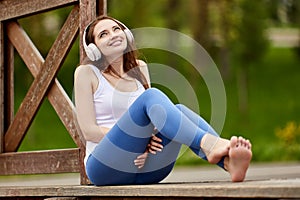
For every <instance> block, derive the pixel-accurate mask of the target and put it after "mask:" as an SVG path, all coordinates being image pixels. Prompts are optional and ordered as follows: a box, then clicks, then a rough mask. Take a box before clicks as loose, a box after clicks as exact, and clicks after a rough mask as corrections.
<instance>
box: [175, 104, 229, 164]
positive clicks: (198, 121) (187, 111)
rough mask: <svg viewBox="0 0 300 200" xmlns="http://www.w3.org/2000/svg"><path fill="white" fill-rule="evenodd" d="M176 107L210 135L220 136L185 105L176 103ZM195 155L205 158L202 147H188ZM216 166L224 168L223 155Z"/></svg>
mask: <svg viewBox="0 0 300 200" xmlns="http://www.w3.org/2000/svg"><path fill="white" fill-rule="evenodd" d="M176 107H177V108H178V109H179V110H180V111H181V112H182V113H183V114H184V115H185V116H187V117H188V118H189V120H191V121H192V122H193V123H194V124H195V125H196V126H198V127H199V128H201V129H202V130H204V131H205V132H206V133H209V134H211V135H214V136H216V137H220V136H219V134H218V133H217V132H216V131H215V130H214V128H213V127H212V126H211V125H210V124H209V123H207V121H206V120H205V119H203V118H202V117H201V116H200V115H198V114H196V113H195V112H194V111H192V110H191V109H189V108H188V107H186V106H185V105H182V104H177V105H176ZM190 149H191V150H192V151H193V152H194V153H195V154H196V155H198V156H199V157H201V158H203V159H204V160H207V158H206V155H205V153H204V152H203V151H202V149H198V148H192V147H191V148H190ZM217 165H218V166H220V167H221V168H223V169H224V157H223V158H222V159H221V160H220V161H219V162H218V163H217Z"/></svg>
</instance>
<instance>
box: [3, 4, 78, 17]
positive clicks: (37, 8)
mask: <svg viewBox="0 0 300 200" xmlns="http://www.w3.org/2000/svg"><path fill="white" fill-rule="evenodd" d="M77 2H78V0H43V1H40V0H1V1H0V10H1V12H0V21H4V20H7V19H12V18H17V17H24V16H26V15H32V14H36V13H39V12H41V11H47V10H50V9H55V8H60V7H62V6H67V5H71V4H75V3H77Z"/></svg>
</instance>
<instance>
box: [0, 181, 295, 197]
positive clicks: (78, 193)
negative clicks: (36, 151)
mask: <svg viewBox="0 0 300 200" xmlns="http://www.w3.org/2000/svg"><path fill="white" fill-rule="evenodd" d="M8 196H11V197H12V196H14V197H17V196H18V197H22V196H26V197H29V196H36V197H39V196H50V197H93V199H98V198H99V199H100V198H103V197H107V198H112V199H118V198H126V197H128V198H136V199H137V198H138V199H158V198H160V199H164V198H166V199H179V198H180V199H185V198H238V199H241V198H269V199H283V198H300V180H299V179H286V180H283V179H281V180H280V179H279V180H264V181H248V182H242V183H232V182H197V183H168V184H167V183H166V184H153V185H128V186H100V187H97V186H43V187H0V197H8Z"/></svg>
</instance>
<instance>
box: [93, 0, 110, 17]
mask: <svg viewBox="0 0 300 200" xmlns="http://www.w3.org/2000/svg"><path fill="white" fill-rule="evenodd" d="M96 13H97V16H99V15H106V14H107V2H106V0H98V1H97V10H96Z"/></svg>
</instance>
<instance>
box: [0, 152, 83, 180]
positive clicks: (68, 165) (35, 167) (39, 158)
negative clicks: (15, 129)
mask: <svg viewBox="0 0 300 200" xmlns="http://www.w3.org/2000/svg"><path fill="white" fill-rule="evenodd" d="M79 167H80V164H79V149H77V148H75V149H60V150H46V151H33V152H18V153H2V154H0V175H13V174H48V173H63V172H79Z"/></svg>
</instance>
